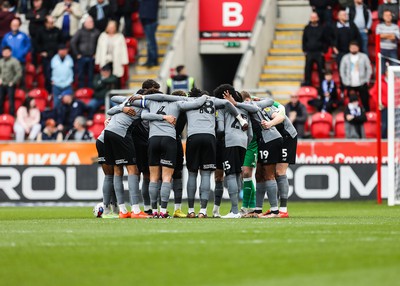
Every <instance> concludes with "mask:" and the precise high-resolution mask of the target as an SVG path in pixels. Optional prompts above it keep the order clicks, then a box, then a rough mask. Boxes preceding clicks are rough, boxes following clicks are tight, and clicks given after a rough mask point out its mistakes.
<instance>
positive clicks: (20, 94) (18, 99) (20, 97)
mask: <svg viewBox="0 0 400 286" xmlns="http://www.w3.org/2000/svg"><path fill="white" fill-rule="evenodd" d="M14 99H15V103H14V110H15V113H16V112H17V110H18V108H19V107H20V106H21V105H22V103H23V102H24V100H25V91H23V90H22V89H19V88H17V89H15V94H14ZM4 113H7V114H10V101H9V99H8V97H7V100H6V101H5V102H4Z"/></svg>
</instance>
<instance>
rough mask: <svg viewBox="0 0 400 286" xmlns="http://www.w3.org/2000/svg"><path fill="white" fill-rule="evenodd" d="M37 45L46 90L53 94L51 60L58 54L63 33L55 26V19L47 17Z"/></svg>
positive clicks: (39, 33)
mask: <svg viewBox="0 0 400 286" xmlns="http://www.w3.org/2000/svg"><path fill="white" fill-rule="evenodd" d="M37 43H38V47H39V52H40V56H41V58H42V64H43V72H44V77H45V79H46V89H47V91H48V92H49V93H52V83H51V64H50V63H51V59H52V58H53V57H54V55H55V54H57V51H58V47H59V46H60V44H61V43H62V36H61V31H60V30H59V29H58V28H56V27H55V26H54V18H53V17H52V16H47V17H46V21H45V24H44V29H42V30H40V31H39V32H38V36H37Z"/></svg>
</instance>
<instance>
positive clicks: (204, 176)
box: [200, 170, 211, 209]
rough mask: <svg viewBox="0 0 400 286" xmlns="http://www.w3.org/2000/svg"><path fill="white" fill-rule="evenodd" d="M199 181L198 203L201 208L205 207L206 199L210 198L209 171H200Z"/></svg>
mask: <svg viewBox="0 0 400 286" xmlns="http://www.w3.org/2000/svg"><path fill="white" fill-rule="evenodd" d="M200 175H201V183H200V205H201V208H202V209H206V208H207V204H208V199H209V198H210V188H211V181H210V180H211V171H204V170H201V171H200Z"/></svg>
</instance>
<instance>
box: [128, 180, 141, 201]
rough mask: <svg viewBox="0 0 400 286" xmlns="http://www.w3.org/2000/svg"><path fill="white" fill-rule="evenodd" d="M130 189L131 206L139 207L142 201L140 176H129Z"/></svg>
mask: <svg viewBox="0 0 400 286" xmlns="http://www.w3.org/2000/svg"><path fill="white" fill-rule="evenodd" d="M128 188H129V197H130V200H131V205H138V204H139V201H140V190H139V177H138V175H128Z"/></svg>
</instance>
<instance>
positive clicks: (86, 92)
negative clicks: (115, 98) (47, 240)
mask: <svg viewBox="0 0 400 286" xmlns="http://www.w3.org/2000/svg"><path fill="white" fill-rule="evenodd" d="M93 93H94V90H93V89H91V88H86V87H84V88H80V89H78V90H77V91H76V92H75V97H76V98H77V99H79V100H80V101H83V102H84V103H85V104H88V103H89V101H90V100H91V99H92V98H93Z"/></svg>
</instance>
